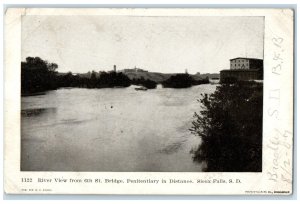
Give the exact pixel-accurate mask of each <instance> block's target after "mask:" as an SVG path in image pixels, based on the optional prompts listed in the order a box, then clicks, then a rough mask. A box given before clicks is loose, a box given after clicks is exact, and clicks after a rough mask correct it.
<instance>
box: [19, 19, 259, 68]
mask: <svg viewBox="0 0 300 204" xmlns="http://www.w3.org/2000/svg"><path fill="white" fill-rule="evenodd" d="M263 31H264V19H263V17H130V16H24V17H23V18H22V60H25V59H26V57H28V56H32V57H35V56H39V57H41V58H42V59H44V60H47V61H49V62H55V63H57V64H58V65H59V68H58V71H59V72H67V71H72V72H74V73H80V72H81V73H83V72H87V71H91V70H95V71H100V70H105V71H107V70H111V69H112V68H113V65H114V64H115V65H117V68H118V69H123V68H133V67H135V66H136V67H140V68H142V69H146V70H149V71H155V72H165V73H174V72H184V71H185V69H188V71H189V73H196V72H200V73H215V72H219V71H220V70H222V69H228V68H229V59H231V58H235V57H251V58H260V59H262V58H263V33H264V32H263Z"/></svg>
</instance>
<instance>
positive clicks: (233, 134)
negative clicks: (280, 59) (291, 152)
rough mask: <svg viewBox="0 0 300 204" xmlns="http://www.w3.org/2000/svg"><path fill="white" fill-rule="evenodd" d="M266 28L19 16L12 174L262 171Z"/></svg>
mask: <svg viewBox="0 0 300 204" xmlns="http://www.w3.org/2000/svg"><path fill="white" fill-rule="evenodd" d="M264 20H265V19H264V17H260V16H105V15H101V16H99V15H78V16H74V15H73V16H57V15H53V16H51V15H36V16H35V15H28V16H23V17H22V20H21V62H20V69H21V91H20V92H21V113H20V114H21V138H20V140H21V141H20V142H21V159H20V170H21V171H73V172H81V171H83V172H262V141H263V133H262V129H263V128H262V127H263V86H264V74H263V73H264V25H265V21H264Z"/></svg>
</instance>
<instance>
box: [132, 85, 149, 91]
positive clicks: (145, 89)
mask: <svg viewBox="0 0 300 204" xmlns="http://www.w3.org/2000/svg"><path fill="white" fill-rule="evenodd" d="M134 89H135V90H136V91H147V90H148V89H147V88H146V87H143V86H141V87H137V88H134Z"/></svg>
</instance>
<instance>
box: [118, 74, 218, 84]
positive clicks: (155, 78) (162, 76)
mask: <svg viewBox="0 0 300 204" xmlns="http://www.w3.org/2000/svg"><path fill="white" fill-rule="evenodd" d="M124 74H126V75H127V76H128V77H129V78H130V79H134V78H136V79H138V78H141V77H144V78H145V79H150V80H152V81H155V82H157V83H161V82H163V81H165V80H167V79H168V78H170V77H171V76H175V75H176V74H178V73H158V72H129V73H126V72H125V73H124ZM191 76H192V78H193V79H195V80H200V79H204V78H206V77H208V78H210V79H211V78H219V77H220V74H217V73H213V74H209V73H206V74H200V75H199V74H191Z"/></svg>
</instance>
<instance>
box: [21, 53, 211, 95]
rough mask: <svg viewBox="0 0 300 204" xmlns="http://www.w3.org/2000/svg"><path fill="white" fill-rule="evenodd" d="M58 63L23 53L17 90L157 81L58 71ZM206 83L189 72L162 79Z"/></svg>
mask: <svg viewBox="0 0 300 204" xmlns="http://www.w3.org/2000/svg"><path fill="white" fill-rule="evenodd" d="M57 68H58V65H57V64H55V63H49V62H47V61H45V60H42V59H41V58H40V57H27V58H26V61H25V62H21V94H22V95H32V94H37V93H40V92H44V91H47V90H54V89H57V88H61V87H79V88H110V87H128V86H130V85H132V84H133V85H139V86H143V87H146V88H147V89H155V88H156V87H157V84H158V83H157V82H156V81H153V80H150V79H145V78H144V77H143V76H142V77H140V78H133V79H132V80H131V79H130V78H129V77H128V76H127V75H126V74H124V73H122V72H115V71H110V72H103V71H101V72H95V71H92V72H88V73H87V74H73V73H72V72H68V73H65V74H64V73H58V72H57V71H56V70H57ZM207 83H209V79H208V77H207V78H205V79H200V80H195V79H193V77H192V76H191V75H189V74H176V75H172V76H171V77H169V78H168V79H167V80H165V81H163V82H162V85H163V87H165V88H188V87H191V86H193V85H199V84H207Z"/></svg>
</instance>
